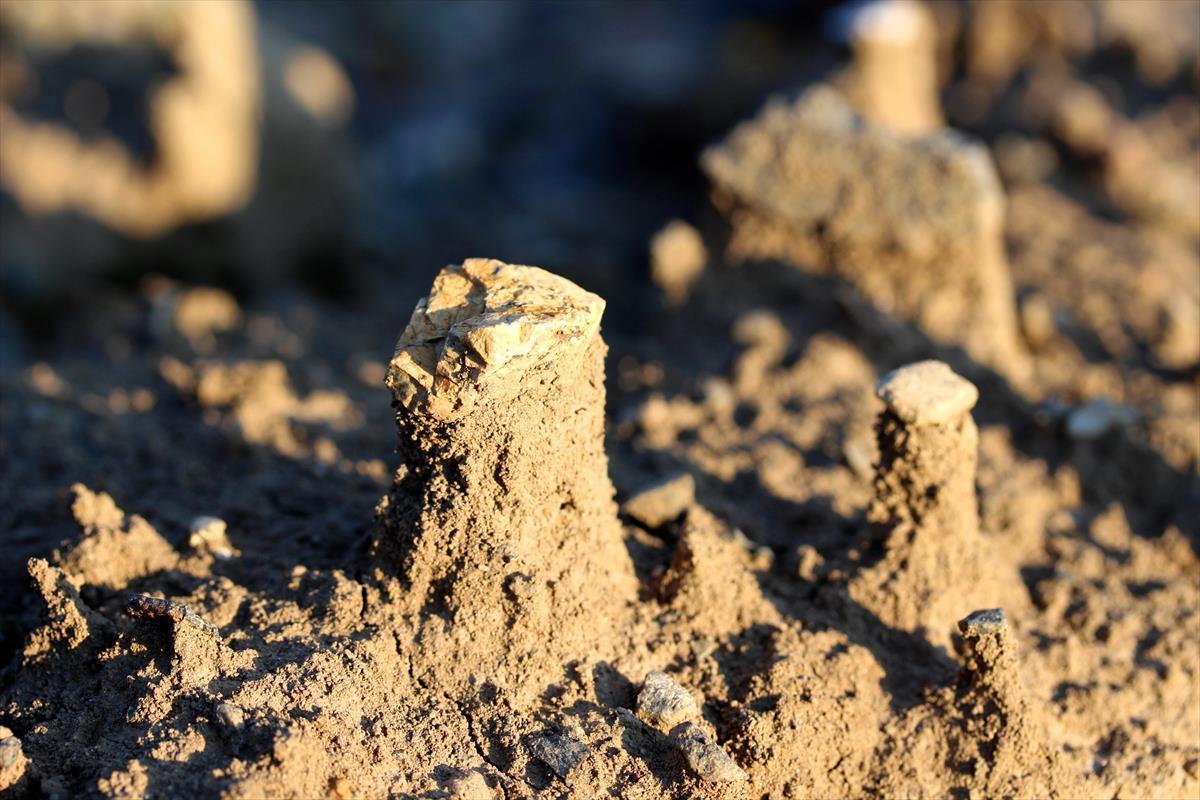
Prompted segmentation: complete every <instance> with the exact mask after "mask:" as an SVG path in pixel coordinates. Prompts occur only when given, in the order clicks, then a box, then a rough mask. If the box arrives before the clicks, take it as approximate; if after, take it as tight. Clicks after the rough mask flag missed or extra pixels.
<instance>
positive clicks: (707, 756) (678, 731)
mask: <svg viewBox="0 0 1200 800" xmlns="http://www.w3.org/2000/svg"><path fill="white" fill-rule="evenodd" d="M670 739H671V743H672V744H673V745H675V747H677V748H678V749H679V751H680V752H681V753H683V757H684V758H686V759H687V762H688V766H689V767H691V768H692V771H693V772H695V773H696V774H697V775H699V776H700V777H701V778H702V779H704V780H706V781H709V782H711V783H733V782H737V781H745V780H749V777H748V776H747V775H746V773H745V771H743V770H742V768H741V767H739V766H738V765H737V762H736V761H734V760H733V759H732V758H730V757H729V754H728V753H726V752H725V751H724V750H722V749H721V747H720V746H719V745H718V744H717V743H716V742H714V741H713V740H712V737H710V736H709V735H708V734H707V733H705V732H704V729H703V728H700V727H699V726H697V725H694V724H693V723H691V722H684V723H682V724H680V725H676V726H675V727H674V728H672V729H671V733H670Z"/></svg>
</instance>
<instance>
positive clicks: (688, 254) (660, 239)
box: [650, 220, 708, 305]
mask: <svg viewBox="0 0 1200 800" xmlns="http://www.w3.org/2000/svg"><path fill="white" fill-rule="evenodd" d="M707 261H708V251H707V250H706V249H705V247H704V240H703V239H702V238H701V237H700V234H699V232H697V230H696V229H695V228H693V227H692V226H691V225H689V224H687V223H686V222H683V221H682V220H674V221H673V222H671V223H669V224H668V225H667V226H666V227H665V228H663V229H662V230H661V231H659V232H658V233H656V234H655V235H654V238H653V239H651V240H650V277H651V278H652V279H653V280H654V282H655V283H656V284H657V285H658V286H659V287H661V288H662V290H663V293H664V294H666V296H667V302H668V303H670V304H671V305H679V304H680V303H682V302H683V301H684V300H686V299H687V295H688V290H689V289H691V286H692V284H693V283H694V282H695V280H696V278H698V277H699V276H700V273H701V272H703V271H704V265H705V263H707Z"/></svg>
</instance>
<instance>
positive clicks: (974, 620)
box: [958, 608, 1008, 638]
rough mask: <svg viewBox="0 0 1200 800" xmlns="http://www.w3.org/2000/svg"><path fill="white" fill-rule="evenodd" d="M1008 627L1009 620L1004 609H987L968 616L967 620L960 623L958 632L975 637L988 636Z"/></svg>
mask: <svg viewBox="0 0 1200 800" xmlns="http://www.w3.org/2000/svg"><path fill="white" fill-rule="evenodd" d="M1007 627H1008V618H1007V617H1005V615H1004V609H1002V608H987V609H984V610H982V611H974V612H972V613H970V614H968V615H967V616H966V618H965V619H961V620H959V621H958V630H959V631H960V632H962V633H964V634H967V635H969V636H974V637H977V638H978V637H980V636H987V635H989V634H993V633H999V632H1000V631H1002V630H1004V629H1005V628H1007Z"/></svg>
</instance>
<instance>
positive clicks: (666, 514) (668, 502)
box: [621, 473, 696, 528]
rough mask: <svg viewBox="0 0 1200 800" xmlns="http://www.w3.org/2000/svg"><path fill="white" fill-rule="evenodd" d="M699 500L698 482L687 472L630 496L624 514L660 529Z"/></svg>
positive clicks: (622, 509)
mask: <svg viewBox="0 0 1200 800" xmlns="http://www.w3.org/2000/svg"><path fill="white" fill-rule="evenodd" d="M695 500H696V481H695V479H693V478H692V476H691V475H690V474H689V473H683V474H681V475H676V476H674V477H671V478H667V479H665V480H662V481H659V482H657V483H654V484H651V485H649V486H647V487H645V488H643V489H641V490H639V491H638V492H637V493H636V494H634V495H633V496H632V497H630V498H629V499H628V500H626V501H625V502H624V504H622V506H621V513H622V514H625V515H626V516H628V517H632V518H633V519H635V520H637V521H638V522H640V523H641V524H642V525H644V526H645V527H647V528H658V527H660V526H662V525H665V524H666V523H668V522H670V521H671V520H673V519H675V518H677V517H678V516H679V515H680V514H682V513H683V512H684V511H686V510H687V508H688V506H690V505H691V504H692V503H693V502H695Z"/></svg>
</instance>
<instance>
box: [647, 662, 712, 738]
mask: <svg viewBox="0 0 1200 800" xmlns="http://www.w3.org/2000/svg"><path fill="white" fill-rule="evenodd" d="M699 714H700V709H698V708H697V707H696V700H695V699H694V698H693V697H692V695H691V693H690V692H688V690H687V689H684V688H683V687H682V686H680V685H679V684H678V683H676V682H675V681H674V680H673V679H672V678H671V676H670V675H667V674H666V673H665V672H647V673H646V679H645V680H644V681H643V682H642V691H641V692H640V693H639V694H638V699H637V715H638V717H639V718H640V719H641V720H642V721H643V722H645V723H646V724H648V725H653V726H654V727H656V728H661V729H662V730H670V729H671V728H674V727H675V726H676V725H678V724H679V723H681V722H686V721H687V720H690V719H695V718H696V717H697V716H699Z"/></svg>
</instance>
